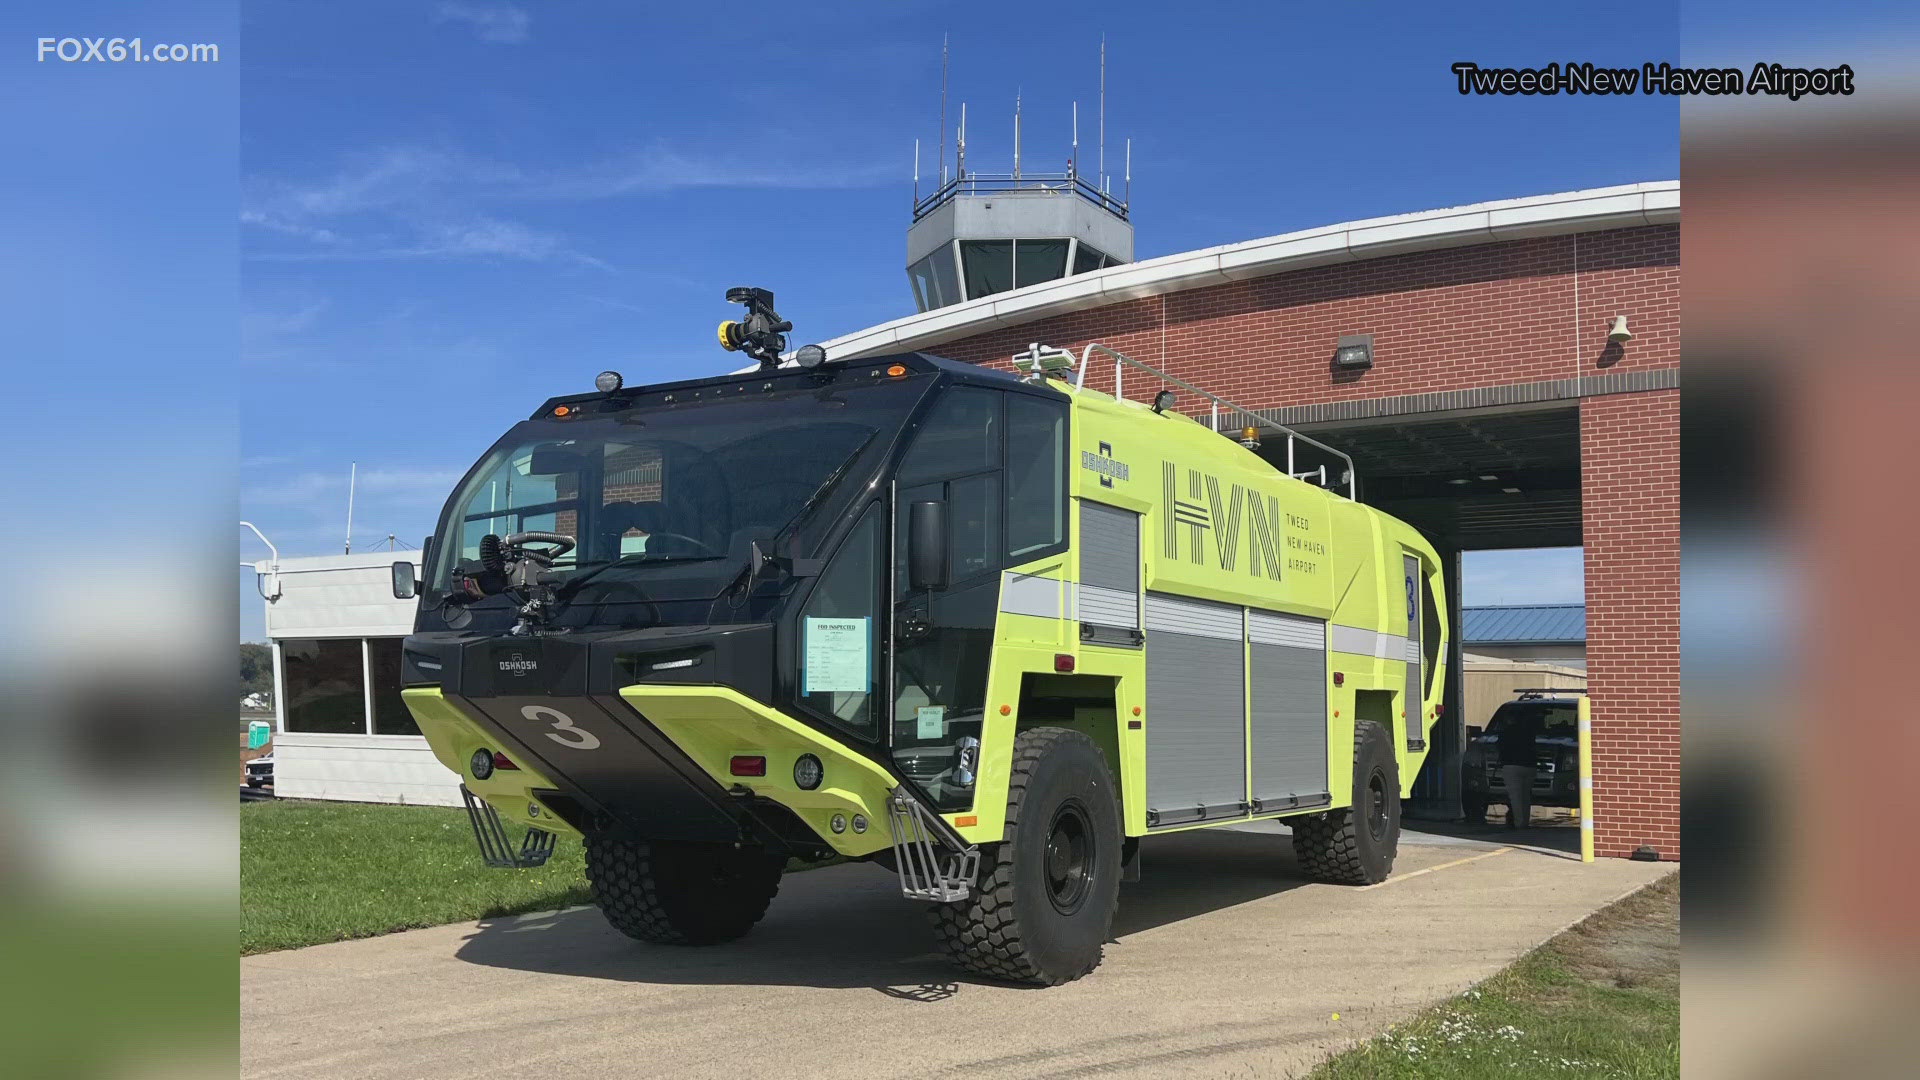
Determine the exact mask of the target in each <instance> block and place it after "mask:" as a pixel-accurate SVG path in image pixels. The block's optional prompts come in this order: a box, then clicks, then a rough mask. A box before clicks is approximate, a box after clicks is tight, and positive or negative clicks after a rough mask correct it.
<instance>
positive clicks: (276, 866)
mask: <svg viewBox="0 0 1920 1080" xmlns="http://www.w3.org/2000/svg"><path fill="white" fill-rule="evenodd" d="M508 828H509V830H513V827H512V826H511V825H509V826H508ZM513 831H514V843H515V844H516V845H517V844H518V843H519V835H518V831H517V830H513ZM588 899H589V897H588V892H587V880H586V871H585V867H584V866H583V864H582V856H581V850H580V842H579V841H578V840H573V839H567V838H562V839H561V840H560V841H559V842H558V843H557V844H556V845H555V849H554V853H553V858H552V859H551V860H549V861H548V863H547V865H545V866H542V867H538V868H536V869H532V870H496V869H492V868H489V867H487V866H485V865H483V864H482V863H481V862H480V854H479V852H478V850H477V849H476V848H475V845H474V840H473V829H472V828H471V827H470V826H469V825H468V824H467V812H466V811H465V810H462V809H458V808H454V807H440V806H386V805H377V804H366V803H321V802H296V801H293V800H273V801H266V802H254V803H243V804H241V806H240V952H241V953H242V954H243V955H244V954H247V953H258V952H268V951H271V950H274V949H292V948H296V947H299V946H302V945H318V944H320V943H321V942H326V941H341V940H345V939H347V938H360V937H371V936H373V935H375V934H385V933H389V932H391V931H394V930H406V929H411V928H413V927H418V926H439V925H442V924H444V923H452V922H464V921H466V920H469V919H481V918H487V917H490V916H495V915H512V914H517V913H519V912H525V911H551V910H553V909H555V908H561V907H569V906H572V905H576V904H584V903H587V902H588Z"/></svg>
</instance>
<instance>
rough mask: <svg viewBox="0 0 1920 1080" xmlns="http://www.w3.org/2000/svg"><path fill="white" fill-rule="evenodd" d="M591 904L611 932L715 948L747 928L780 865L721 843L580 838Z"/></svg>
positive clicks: (771, 890)
mask: <svg viewBox="0 0 1920 1080" xmlns="http://www.w3.org/2000/svg"><path fill="white" fill-rule="evenodd" d="M586 847H587V879H588V881H589V882H591V883H592V885H593V899H594V902H595V903H596V904H598V905H600V913H601V914H602V915H605V916H606V918H607V922H609V923H612V924H613V928H614V929H615V930H618V931H620V932H621V933H623V934H625V935H627V936H628V937H630V938H634V939H636V940H639V941H651V942H655V943H657V944H662V945H716V944H719V943H720V942H723V941H732V940H733V939H734V938H737V937H739V936H740V935H742V934H744V933H746V932H747V931H748V930H751V929H753V924H754V923H757V922H759V921H760V917H761V916H762V915H765V914H766V913H767V904H768V903H769V902H771V901H772V900H773V895H774V894H775V893H776V892H779V891H780V871H781V868H782V866H783V860H781V859H780V858H779V857H777V856H774V855H769V854H767V853H766V852H764V851H758V850H754V849H750V848H746V849H743V848H735V847H733V846H732V845H729V844H686V843H666V842H660V841H654V842H642V841H633V840H616V839H610V838H607V837H594V836H589V837H588V838H587V844H586Z"/></svg>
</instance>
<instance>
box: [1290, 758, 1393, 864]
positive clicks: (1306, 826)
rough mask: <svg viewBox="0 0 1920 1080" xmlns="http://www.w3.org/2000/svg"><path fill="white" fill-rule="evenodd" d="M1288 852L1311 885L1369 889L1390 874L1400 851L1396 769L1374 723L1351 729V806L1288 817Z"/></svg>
mask: <svg viewBox="0 0 1920 1080" xmlns="http://www.w3.org/2000/svg"><path fill="white" fill-rule="evenodd" d="M1288 824H1290V825H1292V826H1293V854H1294V857H1295V858H1296V859H1298V860H1299V862H1300V868H1301V869H1302V870H1304V871H1306V873H1307V876H1308V877H1311V878H1313V879H1314V880H1316V881H1328V882H1332V883H1334V884H1336V885H1372V884H1375V883H1378V882H1381V881H1385V880H1386V879H1387V875H1388V874H1390V873H1392V872H1393V857H1394V854H1395V852H1396V851H1398V850H1399V847H1400V770H1399V768H1398V767H1397V766H1396V765H1395V764H1394V760H1393V742H1392V740H1391V739H1389V738H1388V737H1387V732H1386V729H1384V728H1382V727H1381V726H1380V725H1379V724H1375V723H1372V722H1370V721H1366V720H1362V721H1360V722H1359V723H1356V724H1355V725H1353V805H1352V806H1346V807H1342V808H1340V809H1338V810H1330V811H1328V812H1327V813H1324V814H1314V815H1312V816H1310V817H1299V818H1291V819H1289V821H1288Z"/></svg>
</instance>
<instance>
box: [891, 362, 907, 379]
mask: <svg viewBox="0 0 1920 1080" xmlns="http://www.w3.org/2000/svg"><path fill="white" fill-rule="evenodd" d="M906 373H907V365H905V364H891V365H889V366H888V367H887V374H888V375H891V376H893V377H894V378H896V379H897V378H899V377H900V376H902V375H905V374H906Z"/></svg>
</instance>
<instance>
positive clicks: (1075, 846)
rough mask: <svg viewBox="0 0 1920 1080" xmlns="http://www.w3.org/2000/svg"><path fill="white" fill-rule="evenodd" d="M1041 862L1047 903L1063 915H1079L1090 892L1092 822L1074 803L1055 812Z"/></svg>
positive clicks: (1076, 802) (1091, 876)
mask: <svg viewBox="0 0 1920 1080" xmlns="http://www.w3.org/2000/svg"><path fill="white" fill-rule="evenodd" d="M1042 859H1043V864H1042V871H1043V873H1044V874H1045V877H1046V882H1047V899H1048V900H1051V901H1052V902H1053V907H1054V910H1056V911H1058V912H1060V914H1062V915H1071V914H1073V913H1074V912H1076V911H1079V910H1080V907H1081V905H1083V904H1085V903H1086V902H1087V894H1088V893H1090V892H1092V891H1093V867H1094V840H1093V822H1092V821H1091V820H1090V819H1089V818H1088V817H1087V810H1086V807H1084V806H1082V805H1080V803H1079V802H1078V801H1077V800H1075V801H1071V802H1067V803H1063V804H1062V805H1061V807H1060V809H1058V810H1056V811H1054V813H1053V824H1052V825H1051V826H1049V827H1048V829H1047V847H1046V851H1045V853H1044V855H1043V857H1042Z"/></svg>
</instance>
